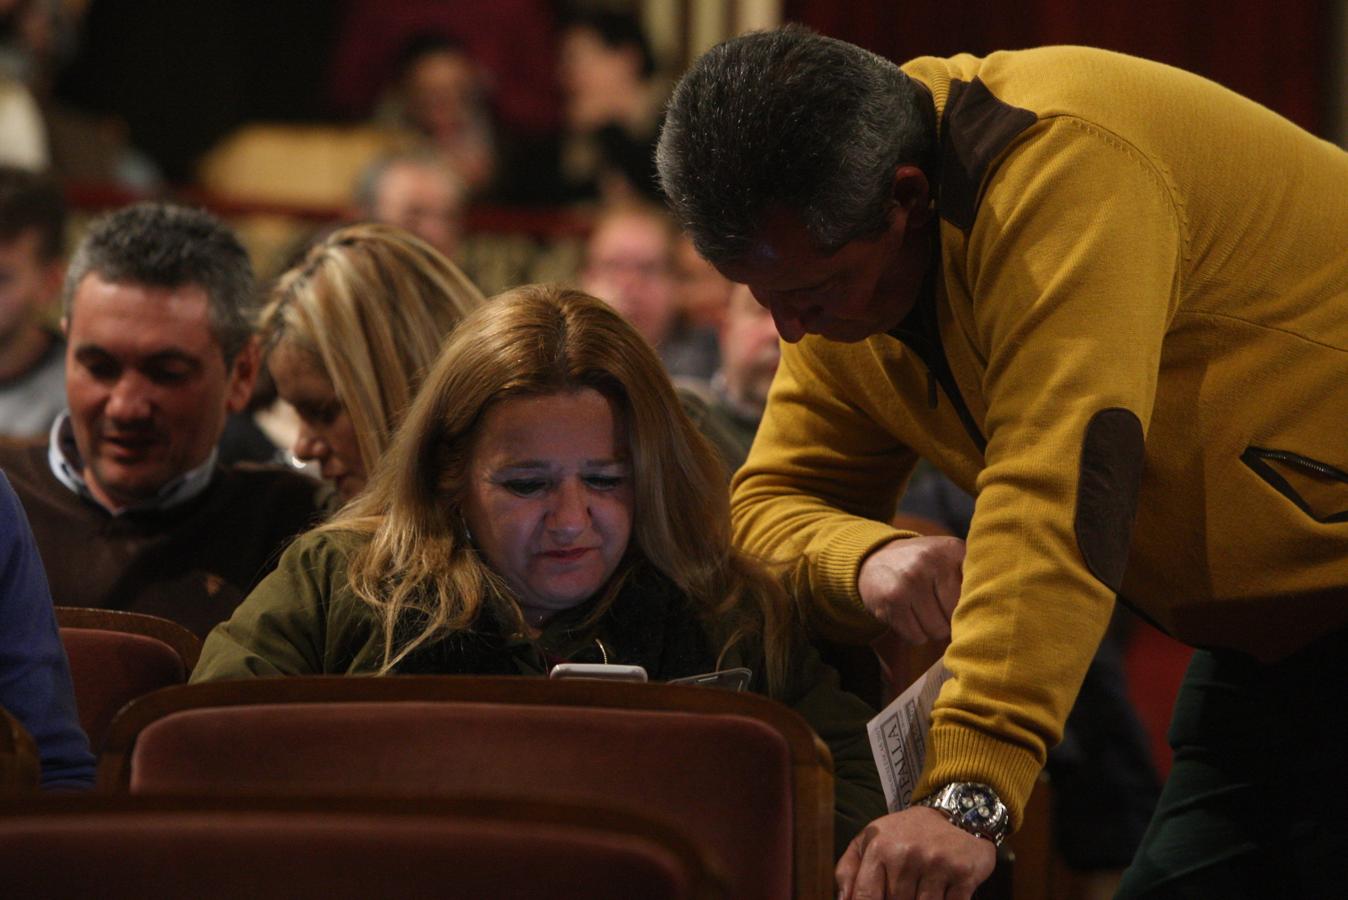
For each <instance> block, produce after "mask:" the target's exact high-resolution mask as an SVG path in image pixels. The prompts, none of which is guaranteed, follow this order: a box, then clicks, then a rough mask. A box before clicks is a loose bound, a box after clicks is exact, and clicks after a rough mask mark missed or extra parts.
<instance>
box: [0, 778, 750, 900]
mask: <svg viewBox="0 0 1348 900" xmlns="http://www.w3.org/2000/svg"><path fill="white" fill-rule="evenodd" d="M0 896H5V897H43V898H66V897H69V898H85V897H99V898H101V900H121V898H126V900H132V898H135V900H139V898H143V897H166V898H189V897H190V898H194V900H196V898H207V900H209V898H220V900H226V898H229V900H232V898H237V897H247V898H249V900H270V898H276V900H281V898H286V900H292V898H314V900H343V898H351V900H369V898H372V897H437V898H449V900H455V898H459V900H469V898H472V900H477V898H483V897H493V898H497V897H499V898H521V900H524V898H535V897H548V898H556V900H580V898H587V900H591V898H593V900H629V898H634V897H641V898H650V900H712V898H718V897H725V896H727V894H726V893H725V889H724V881H723V879H721V877H720V876H719V875H718V874H717V873H716V872H715V870H714V868H713V865H712V863H711V862H710V861H709V857H708V855H707V852H706V850H705V849H703V848H702V847H700V846H699V845H698V844H697V843H695V842H693V841H690V840H688V839H687V838H685V837H683V836H682V835H681V834H679V833H678V832H676V831H674V830H673V829H670V828H668V827H667V826H664V825H662V824H660V823H658V822H654V821H651V820H650V819H648V818H645V817H641V816H636V815H633V814H631V813H627V812H623V811H621V810H611V809H605V808H600V807H594V806H589V807H580V806H576V805H562V804H549V803H536V802H527V801H518V800H499V799H488V800H484V799H482V798H434V799H429V800H419V801H409V800H406V799H390V798H348V799H344V800H342V799H328V800H314V799H301V798H259V799H240V798H200V797H197V798H162V797H97V796H87V797H56V798H36V799H34V800H30V801H29V802H26V803H19V802H17V801H16V800H13V799H11V800H8V801H0Z"/></svg>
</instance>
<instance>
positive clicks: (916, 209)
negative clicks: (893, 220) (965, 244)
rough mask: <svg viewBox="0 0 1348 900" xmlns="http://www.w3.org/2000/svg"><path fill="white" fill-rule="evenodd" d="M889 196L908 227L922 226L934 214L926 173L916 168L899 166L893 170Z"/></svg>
mask: <svg viewBox="0 0 1348 900" xmlns="http://www.w3.org/2000/svg"><path fill="white" fill-rule="evenodd" d="M890 196H891V197H893V199H894V204H895V206H897V207H898V208H899V209H900V210H902V211H903V216H904V219H905V221H906V223H907V225H908V227H915V226H923V225H926V224H927V223H928V222H929V221H931V218H932V214H933V212H934V210H933V209H932V203H931V200H932V198H931V184H930V183H929V182H928V181H927V175H926V173H925V172H923V171H922V170H921V169H919V168H918V167H917V166H899V167H898V168H897V169H895V170H894V183H893V186H892V188H891V190H890Z"/></svg>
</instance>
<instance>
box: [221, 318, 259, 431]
mask: <svg viewBox="0 0 1348 900" xmlns="http://www.w3.org/2000/svg"><path fill="white" fill-rule="evenodd" d="M261 365H262V350H261V348H260V347H259V346H258V338H257V335H253V336H252V337H250V338H249V339H248V343H246V344H244V345H243V349H242V350H240V351H239V353H238V355H237V356H235V357H234V364H233V366H231V368H230V373H229V386H228V388H227V389H226V392H225V409H226V410H227V411H228V412H231V413H238V412H243V411H244V410H245V409H247V407H248V401H249V400H250V399H251V398H252V396H253V385H254V384H256V383H257V375H258V370H259V368H260V367H261Z"/></svg>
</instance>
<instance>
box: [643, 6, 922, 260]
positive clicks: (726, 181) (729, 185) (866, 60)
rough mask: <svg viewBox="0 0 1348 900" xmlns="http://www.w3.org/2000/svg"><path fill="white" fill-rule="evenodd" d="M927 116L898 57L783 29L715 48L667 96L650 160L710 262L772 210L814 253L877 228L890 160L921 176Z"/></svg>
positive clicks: (735, 249) (747, 239)
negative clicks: (791, 220) (792, 220)
mask: <svg viewBox="0 0 1348 900" xmlns="http://www.w3.org/2000/svg"><path fill="white" fill-rule="evenodd" d="M934 118H935V113H934V110H933V109H932V108H931V103H930V101H929V100H926V99H925V97H924V95H923V94H922V93H921V92H920V90H919V88H918V87H917V86H916V85H915V84H914V83H913V81H912V80H911V79H909V78H908V77H907V76H906V75H904V74H903V72H901V71H900V70H899V68H898V66H896V65H894V64H893V63H891V62H889V61H888V60H886V59H883V58H881V57H879V56H876V55H875V54H874V53H870V52H868V51H866V50H863V49H861V48H860V47H857V46H854V45H852V44H848V43H845V42H843V41H839V40H834V39H833V38H827V37H823V36H822V35H818V34H815V33H814V32H812V31H810V30H808V29H806V28H802V27H800V26H796V25H788V26H786V27H784V28H779V29H776V30H774V31H763V32H754V33H751V34H747V35H744V36H741V37H738V38H733V39H731V40H729V41H725V42H724V43H721V44H718V45H717V46H715V47H713V48H712V49H711V50H709V51H708V52H707V53H706V54H704V55H703V56H702V57H701V58H700V59H698V60H697V61H696V62H695V63H694V64H693V66H692V68H691V69H689V71H688V73H687V74H686V75H684V77H683V79H682V80H681V81H680V82H679V84H678V86H677V87H676V88H675V90H674V95H673V97H672V98H671V99H670V102H669V110H668V113H667V115H666V118H665V124H664V128H663V130H662V132H661V134H660V143H659V146H658V148H657V150H656V164H657V167H658V168H659V172H660V184H661V187H662V188H663V189H664V192H665V196H666V198H667V199H668V200H669V204H670V207H671V208H672V209H673V211H674V215H675V217H676V218H677V219H678V221H679V223H680V225H682V226H683V227H684V228H685V229H686V230H687V231H688V232H689V233H690V234H691V235H692V238H693V243H694V244H695V245H696V247H697V249H698V252H699V253H701V254H702V255H703V256H704V257H706V258H707V259H708V260H710V261H712V262H729V261H734V260H737V259H739V258H740V257H742V256H743V255H744V254H745V253H746V252H747V250H748V249H749V246H750V243H751V241H752V240H753V239H754V237H755V236H756V234H757V232H758V230H759V229H760V227H761V226H762V225H763V218H764V217H765V216H766V215H767V214H769V213H770V212H772V211H773V210H775V209H783V210H786V211H789V212H792V213H795V214H796V215H798V216H799V217H800V219H801V221H802V222H803V224H804V225H805V228H806V230H807V232H808V233H809V235H810V237H811V238H812V239H813V240H814V242H815V243H816V244H817V245H818V247H819V248H820V249H821V250H822V251H824V252H831V251H833V250H836V249H837V248H838V247H841V246H842V245H843V244H846V243H847V242H849V241H852V240H856V239H858V238H864V237H870V236H873V235H875V234H878V233H880V232H881V231H883V230H884V229H885V227H886V225H887V223H888V218H889V212H890V210H891V208H892V203H893V199H892V184H893V177H894V171H895V169H896V168H897V167H898V166H900V165H903V164H912V165H917V166H920V167H922V168H923V169H924V170H925V171H926V172H928V174H930V173H931V171H932V169H931V166H930V160H931V158H932V157H933V156H934V151H935V143H936V141H935V122H934Z"/></svg>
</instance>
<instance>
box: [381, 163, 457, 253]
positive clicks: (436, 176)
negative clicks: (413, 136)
mask: <svg viewBox="0 0 1348 900" xmlns="http://www.w3.org/2000/svg"><path fill="white" fill-rule="evenodd" d="M355 199H356V214H357V217H358V218H360V219H368V220H370V221H373V222H384V223H387V224H389V225H396V226H397V227H399V228H402V229H405V230H407V231H410V232H411V233H412V234H414V235H416V236H417V237H419V238H421V239H422V240H423V241H425V242H426V243H428V244H430V245H431V246H432V247H434V248H435V249H436V250H438V251H439V252H440V253H442V254H444V255H445V256H446V257H447V258H449V259H454V258H455V257H456V256H457V255H458V253H459V241H460V239H461V238H462V236H463V227H464V222H463V218H464V211H465V206H466V203H467V198H466V196H465V192H464V184H463V181H462V180H461V179H460V178H459V177H458V176H457V175H456V174H455V172H454V170H453V169H452V168H451V167H450V165H449V164H448V163H447V162H446V161H445V159H444V157H443V156H442V155H440V154H439V153H437V152H435V151H434V150H429V149H419V150H409V151H404V152H400V153H394V154H389V155H387V156H383V157H380V158H379V159H377V160H375V161H374V162H373V163H371V164H370V166H369V167H368V168H366V170H365V171H364V173H362V175H361V178H360V183H359V185H358V186H357V188H356V198H355Z"/></svg>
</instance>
